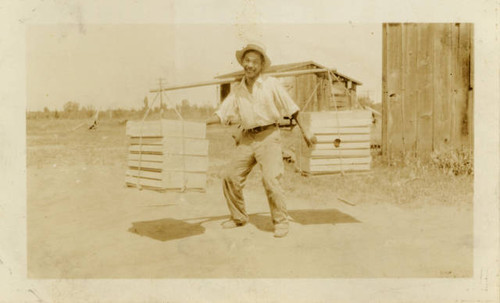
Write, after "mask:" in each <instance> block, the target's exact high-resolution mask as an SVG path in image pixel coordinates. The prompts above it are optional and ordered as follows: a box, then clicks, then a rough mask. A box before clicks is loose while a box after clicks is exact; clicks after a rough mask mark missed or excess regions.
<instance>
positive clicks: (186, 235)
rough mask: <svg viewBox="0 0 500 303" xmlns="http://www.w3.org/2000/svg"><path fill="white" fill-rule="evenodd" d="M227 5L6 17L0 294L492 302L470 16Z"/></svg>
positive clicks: (490, 122) (482, 131) (486, 119)
mask: <svg viewBox="0 0 500 303" xmlns="http://www.w3.org/2000/svg"><path fill="white" fill-rule="evenodd" d="M173 2H175V1H173ZM173 2H172V3H173ZM243 2H244V3H242V6H241V7H240V8H238V9H236V10H233V11H236V12H238V13H237V14H236V15H235V16H234V17H233V18H234V20H233V19H231V20H233V22H224V21H219V19H217V18H216V17H214V19H210V17H206V18H205V19H204V18H203V17H200V19H196V18H197V17H195V16H197V15H204V13H203V11H199V10H194V13H193V17H192V19H189V18H190V17H189V16H190V14H187V13H186V14H185V15H183V14H181V13H180V12H181V11H183V12H184V11H185V12H187V11H189V10H180V9H179V8H177V9H172V10H169V13H168V14H167V15H169V16H170V17H169V18H173V19H171V20H175V21H174V22H161V20H158V19H154V18H151V20H148V19H147V18H146V19H141V20H142V21H140V22H139V21H138V20H135V19H134V20H133V21H130V22H127V21H126V20H123V19H119V18H118V19H113V21H110V22H103V21H102V20H107V19H106V18H108V19H109V20H111V18H110V17H109V16H108V17H106V18H104V19H102V18H101V19H99V18H97V19H96V20H97V21H92V20H89V19H86V16H87V12H86V7H85V6H80V5H76V6H74V7H72V8H68V11H69V12H70V13H69V15H71V18H76V20H77V21H78V22H68V21H64V20H62V21H58V22H34V21H30V20H29V19H19V20H18V23H22V27H23V29H24V30H23V31H22V33H23V37H22V38H21V39H20V41H21V40H22V41H23V45H24V48H23V52H22V54H21V55H20V56H21V57H22V60H24V74H23V75H24V84H23V86H22V89H23V90H24V94H25V95H24V96H25V104H24V107H22V106H21V107H19V108H16V110H17V113H18V114H17V116H16V117H18V118H16V121H17V122H16V123H17V125H20V127H19V128H17V131H16V132H17V135H16V137H19V139H20V140H22V142H21V145H23V152H24V154H22V152H21V154H20V155H21V156H22V159H23V160H24V161H21V162H20V165H19V166H17V167H18V168H19V169H21V171H22V173H21V172H17V174H19V176H20V178H19V180H20V181H19V182H20V183H19V184H20V186H21V188H22V191H23V194H21V195H18V196H16V197H15V199H16V200H17V202H16V203H19V204H22V205H23V206H22V208H21V209H20V210H19V212H16V214H19V216H20V218H21V220H19V224H20V225H19V226H22V227H21V228H20V229H19V231H21V232H22V233H23V235H22V236H21V237H18V238H17V240H16V239H14V238H15V237H13V234H12V235H11V236H8V238H7V237H6V239H8V241H7V242H4V243H10V242H9V241H11V240H12V241H13V242H12V243H14V242H15V241H19V243H21V247H22V250H23V251H24V252H22V253H17V254H18V255H19V256H20V257H21V259H23V261H22V262H23V264H22V265H19V268H20V274H19V276H18V279H19V280H17V282H15V283H14V282H12V284H11V285H17V286H16V287H12V288H10V289H9V287H8V288H7V290H10V291H13V293H15V292H16V291H17V293H16V294H14V295H12V296H11V297H8V296H7V297H6V298H16V299H12V300H14V301H12V300H9V299H7V301H5V302H25V300H24V299H20V298H24V297H27V298H29V299H27V300H28V301H29V300H31V301H35V302H36V301H38V302H84V301H87V300H88V301H95V302H101V301H106V302H144V301H147V302H165V301H167V302H180V301H188V302H195V301H199V300H201V299H204V300H206V302H226V301H235V300H236V301H238V300H239V301H238V302H240V301H241V302H256V301H257V302H259V301H262V300H264V301H266V300H267V301H268V302H331V300H333V301H335V302H336V301H342V302H344V301H351V302H362V301H367V302H459V301H460V300H461V302H495V301H494V300H495V299H492V298H494V297H495V294H496V295H498V272H499V270H498V258H497V257H498V239H496V240H495V241H496V242H494V243H491V242H487V241H486V240H488V239H489V240H491V239H492V238H493V237H494V236H495V235H497V236H498V231H495V232H493V233H490V232H488V231H489V230H491V229H489V228H491V227H493V228H495V226H496V227H498V223H497V221H498V207H494V205H495V204H492V203H489V202H488V203H489V204H488V203H486V201H494V199H495V198H494V197H493V196H492V195H491V194H490V193H493V192H495V195H496V198H498V184H497V183H498V179H497V178H498V154H497V152H498V147H499V143H498V133H496V132H498V129H497V128H498V127H497V126H498V119H497V118H498V113H497V112H495V113H491V116H485V115H484V113H488V110H487V107H488V106H487V104H489V103H485V102H490V101H488V100H485V98H484V96H487V94H486V93H485V91H484V87H490V88H491V87H493V86H488V83H493V82H494V81H490V82H488V83H487V82H486V79H488V77H489V78H492V76H491V75H493V77H494V78H496V80H497V81H496V84H495V85H494V89H493V90H494V94H492V95H489V97H488V98H491V97H494V96H496V97H498V69H497V72H496V74H494V73H492V74H486V73H484V72H483V73H481V71H485V70H486V71H488V72H489V69H488V68H489V64H488V63H487V62H486V61H484V60H483V58H484V54H485V53H486V52H485V51H484V50H483V49H484V47H485V40H484V38H483V37H484V29H485V26H484V25H482V24H480V23H478V22H474V20H472V19H467V18H456V19H449V18H448V19H446V18H442V19H432V20H418V19H417V18H415V19H401V20H398V21H392V19H390V18H379V19H377V20H375V21H374V20H373V19H369V18H366V21H360V20H359V19H358V21H356V22H352V21H351V20H341V21H339V20H336V19H335V18H328V17H327V18H322V19H320V20H314V22H311V21H308V20H293V18H292V19H290V20H289V21H290V22H270V21H269V20H266V21H263V20H262V19H260V18H261V17H259V16H262V13H261V11H260V10H259V7H260V6H259V5H256V4H255V3H253V2H252V1H250V2H248V1H247V2H245V1H243ZM269 5H270V6H271V4H269ZM165 6H168V4H165ZM490 6H491V5H490ZM41 7H42V5H40V6H36V7H34V8H33V9H32V13H34V14H35V13H36V9H38V8H40V10H41ZM68 7H71V6H68ZM221 7H222V6H221ZM272 7H274V6H272ZM300 7H303V8H305V7H304V6H300ZM313 7H314V10H315V11H317V10H319V9H318V5H313ZM185 8H186V7H183V9H185ZM130 9H131V10H132V11H134V9H133V8H130ZM169 9H170V8H169ZM212 9H213V10H214V11H216V9H215V8H212ZM227 10H230V9H229V8H227ZM177 13H179V14H180V15H177ZM211 14H213V15H214V16H217V14H216V13H211ZM146 15H147V14H146ZM181 15H182V16H188V17H186V19H185V20H184V19H179V18H181V17H180V16H181ZM99 20H101V21H99ZM192 20H196V21H195V22H193V21H192ZM221 20H222V19H221ZM280 20H281V21H282V20H283V19H280ZM285 20H286V18H285ZM490 36H491V35H490ZM495 47H496V49H498V43H497V44H495ZM495 47H493V49H495ZM490 49H491V48H488V50H490ZM487 54H488V55H492V54H491V53H487ZM493 56H494V57H495V58H496V61H493V66H494V65H495V64H497V63H498V62H497V61H498V54H496V55H493ZM3 58H8V57H6V56H4V57H3ZM489 58H493V57H489ZM496 66H497V67H498V64H497V65H496ZM491 69H492V70H493V69H494V68H491ZM478 71H479V72H478ZM6 79H8V78H6ZM491 80H493V79H491ZM7 81H9V80H7ZM6 83H7V82H6ZM477 87H478V88H477ZM6 94H7V93H6ZM7 96H8V94H7ZM9 98H10V97H9ZM6 100H7V98H6ZM497 101H498V100H497ZM497 101H496V102H495V101H494V102H495V103H498V102H497ZM485 104H486V106H485ZM495 106H496V107H495ZM495 106H494V107H493V108H495V109H498V106H497V105H495ZM479 113H483V115H480V114H479ZM4 114H5V116H6V117H7V115H8V114H7V111H4ZM494 117H497V118H494ZM19 118H20V119H19ZM4 120H5V121H8V119H7V118H6V119H4ZM2 127H3V126H2ZM0 131H1V132H2V133H8V132H9V131H7V128H3V129H1V130H0ZM489 131H491V133H489ZM6 138H7V137H6ZM16 140H17V139H16ZM9 142H13V141H9V140H8V139H5V140H4V143H3V145H4V147H7V146H8V145H10V143H9ZM16 142H17V141H16ZM485 142H486V143H487V142H491V145H489V144H486V145H485ZM15 153H17V154H19V152H15ZM7 154H8V152H7V149H4V155H7ZM486 157H492V158H495V157H496V158H495V160H494V161H493V160H492V161H491V162H488V160H487V159H486ZM9 159H10V158H9V157H8V156H5V157H4V162H5V163H8V162H9V161H10V160H9ZM488 163H490V168H491V170H489V169H488ZM485 168H486V169H485ZM495 179H496V182H495ZM6 180H8V179H7V178H6ZM483 180H485V181H483ZM4 184H13V183H6V182H4ZM491 184H493V185H494V186H495V187H496V188H497V189H496V190H494V189H493V188H492V191H490V190H489V188H490V187H489V186H490V185H491ZM495 184H496V185H495ZM7 187H8V186H7ZM7 187H6V188H7ZM13 187H14V186H13V185H12V188H13ZM486 188H488V189H486ZM494 203H497V204H498V201H497V202H494ZM3 205H4V204H0V217H1V213H2V212H3V213H4V214H5V217H7V216H8V215H7V214H8V210H10V206H5V207H4V206H3ZM6 205H7V204H6ZM11 205H12V204H11ZM497 206H498V205H497ZM495 209H496V210H497V213H494V211H493V212H492V211H491V210H495ZM11 219H12V220H13V219H14V216H12V217H11ZM8 222H10V221H5V224H6V226H8V227H9V228H8V229H7V230H12V228H14V227H13V226H10V225H9V223H8ZM478 224H479V225H478ZM482 234H486V235H487V236H484V237H483V236H482ZM481 237H482V238H481ZM497 238H498V237H497ZM495 243H496V244H495ZM4 247H8V246H7V245H5V246H4ZM11 247H13V246H11ZM2 251H3V249H2ZM14 251H16V250H12V251H11V252H10V253H7V252H5V253H2V254H0V269H1V268H2V267H3V268H4V269H5V270H4V271H5V272H4V273H2V274H5V275H6V276H9V275H10V277H11V278H10V280H11V281H15V280H16V279H13V278H12V276H13V270H12V268H13V267H9V266H7V264H9V262H8V260H9V256H10V255H11V254H14ZM0 252H1V251H0ZM495 256H496V257H495ZM495 260H496V261H495ZM16 266H17V265H16ZM16 275H17V274H14V276H16ZM2 279H3V278H2ZM23 281H26V282H23ZM100 281H106V284H102V285H109V289H108V291H109V293H108V294H106V295H103V296H99V294H98V292H96V293H95V294H90V293H91V290H90V289H95V288H98V289H100V291H103V290H104V289H103V288H105V287H106V286H100V285H101V284H98V283H101V282H100ZM115 281H117V282H116V283H115ZM118 281H119V282H118ZM135 281H137V283H136V282H135ZM148 281H149V282H148ZM191 281H192V282H191ZM391 281H395V282H391ZM146 282H148V283H149V284H148V283H146ZM16 283H17V284H16ZM26 283H28V284H29V285H31V286H29V287H24V286H20V285H25V284H26ZM398 283H402V284H398ZM447 283H448V284H447ZM0 284H1V283H0ZM37 285H38V287H37ZM127 285H128V286H127ZM141 285H142V286H144V288H143V291H141ZM203 285H205V286H203ZM307 285H309V286H307ZM398 285H401V286H398ZM446 285H448V286H446ZM469 285H473V286H469ZM203 287H206V289H205V290H204V291H202V290H201V289H202V288H203ZM3 289H4V288H2V287H0V302H3V301H2V299H1V293H2V290H3ZM16 289H17V290H16ZM20 289H24V290H20ZM120 289H122V290H123V292H122V290H120ZM166 289H169V295H165V292H164V291H166ZM222 289H224V290H222ZM239 289H242V290H241V291H240V290H239ZM243 289H244V290H243ZM256 289H260V290H256ZM272 289H275V290H276V292H274V291H272ZM287 289H288V294H287V295H285V296H284V297H280V296H279V293H281V292H287ZM300 289H303V290H304V292H303V293H302V292H301V291H299V290H300ZM327 289H328V290H329V289H331V292H330V291H327ZM360 289H363V290H366V292H365V293H363V291H362V292H361V293H358V292H359V290H360ZM376 289H377V290H376ZM425 289H427V291H428V295H424V293H426V291H425ZM14 290H16V291H14ZM111 291H113V293H114V294H113V295H111ZM206 291H210V293H209V295H206V296H205V295H203V296H202V295H201V294H202V293H204V292H206ZM74 292H77V293H78V294H76V295H74V296H73V295H72V293H74ZM103 292H104V291H103ZM132 292H133V295H132ZM190 292H192V293H193V294H192V297H190V296H189V293H190ZM408 292H410V293H419V294H420V295H421V296H422V297H411V296H409V295H408ZM118 293H121V294H118ZM194 293H196V294H194ZM296 293H301V294H300V295H292V294H296ZM331 293H336V294H335V297H331V296H332V295H331ZM240 296H242V297H240ZM237 298H240V299H237ZM265 298H267V299H265ZM361 298H363V299H361ZM384 298H387V300H386V299H384Z"/></svg>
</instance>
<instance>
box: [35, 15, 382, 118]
mask: <svg viewBox="0 0 500 303" xmlns="http://www.w3.org/2000/svg"><path fill="white" fill-rule="evenodd" d="M381 30H382V26H381V24H264V25H262V24H259V25H255V24H253V25H252V24H245V25H238V24H220V25H214V24H163V25H157V24H152V25H137V24H135V25H85V26H78V25H33V26H30V27H28V30H27V89H28V104H27V106H28V110H41V109H43V108H44V107H48V108H49V109H61V108H62V106H63V104H64V103H66V102H67V101H76V102H78V103H80V104H81V105H93V106H94V107H95V108H97V109H107V108H118V107H122V108H140V107H141V106H142V105H143V100H144V97H145V96H148V98H149V100H150V101H152V99H153V95H152V94H149V93H148V92H149V90H150V89H153V88H156V87H157V86H158V78H160V77H161V78H163V79H164V80H165V81H166V83H167V84H181V83H186V82H197V81H206V80H210V79H213V77H214V76H216V75H218V74H223V73H227V72H232V71H235V70H238V69H240V68H241V67H240V66H239V64H238V63H237V61H236V59H235V57H234V52H235V50H237V49H240V48H242V47H243V46H244V44H245V43H247V42H248V41H252V40H257V41H261V42H262V43H263V44H264V45H265V46H266V47H267V50H268V55H269V57H270V58H271V60H272V63H273V64H283V63H292V62H299V61H307V60H313V61H316V62H318V63H319V64H322V65H326V66H328V67H333V68H336V69H337V70H338V71H339V72H341V73H343V74H346V75H348V76H350V77H352V78H354V79H356V80H359V81H361V82H362V83H363V85H362V86H360V87H359V88H358V93H361V94H362V93H365V92H367V91H369V93H370V97H371V98H372V99H374V100H375V101H376V102H380V100H381V76H382V49H381V45H382V37H381ZM184 98H185V99H188V100H190V101H191V102H192V103H196V104H211V105H215V102H216V88H215V87H213V86H212V87H205V88H198V89H190V90H181V91H176V92H170V93H169V99H170V100H171V102H172V103H175V102H180V101H181V100H182V99H184Z"/></svg>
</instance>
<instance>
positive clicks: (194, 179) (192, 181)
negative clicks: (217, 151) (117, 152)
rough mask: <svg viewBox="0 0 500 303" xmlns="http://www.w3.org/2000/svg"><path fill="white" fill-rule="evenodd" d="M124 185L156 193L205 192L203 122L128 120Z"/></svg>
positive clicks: (206, 141)
mask: <svg viewBox="0 0 500 303" xmlns="http://www.w3.org/2000/svg"><path fill="white" fill-rule="evenodd" d="M126 134H127V136H129V149H128V150H129V153H128V157H127V163H128V169H127V171H126V174H125V183H126V184H127V186H141V187H144V188H150V189H156V190H169V189H178V190H184V189H198V190H205V189H206V183H207V170H208V140H207V139H205V137H206V127H205V123H199V122H191V121H180V120H165V119H163V120H157V121H145V122H144V123H142V122H140V121H129V122H127V126H126Z"/></svg>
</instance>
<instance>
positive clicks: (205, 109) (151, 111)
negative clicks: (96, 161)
mask: <svg viewBox="0 0 500 303" xmlns="http://www.w3.org/2000/svg"><path fill="white" fill-rule="evenodd" d="M214 111H215V108H214V107H212V106H209V105H202V106H197V105H191V104H190V102H189V101H188V100H187V99H184V100H182V102H181V104H178V105H176V106H175V108H169V107H167V105H166V104H162V105H161V106H155V107H154V108H150V107H149V102H148V99H147V97H146V98H144V105H143V107H142V108H140V109H134V108H132V109H124V108H116V109H106V110H99V112H98V110H97V109H96V108H95V107H94V106H92V105H87V106H81V105H80V104H79V103H78V102H75V101H68V102H66V103H65V104H64V105H63V109H62V110H57V109H54V110H49V109H48V108H47V107H44V109H43V110H41V111H28V112H27V113H26V118H27V119H92V118H97V119H98V120H107V119H119V120H137V119H142V118H143V117H144V115H145V114H146V113H147V114H148V115H147V118H148V119H155V118H160V117H162V118H164V119H178V118H179V115H180V116H182V118H184V119H190V120H201V119H206V118H207V117H209V116H210V115H212V114H213V112H214Z"/></svg>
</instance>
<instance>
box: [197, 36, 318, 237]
mask: <svg viewBox="0 0 500 303" xmlns="http://www.w3.org/2000/svg"><path fill="white" fill-rule="evenodd" d="M236 59H237V60H238V62H239V63H240V64H241V65H242V66H243V69H244V71H245V76H244V77H243V79H242V80H241V82H240V83H238V84H237V85H236V86H235V87H234V90H233V91H232V92H231V94H230V95H229V96H228V97H227V98H226V99H225V100H224V102H223V103H222V104H221V106H220V108H219V109H218V110H217V111H216V112H215V115H214V116H213V117H211V118H209V119H208V120H207V121H206V123H207V125H210V124H214V123H222V124H225V125H229V124H236V123H238V124H239V127H240V128H241V134H240V136H238V137H239V138H237V145H238V147H237V150H236V153H235V156H234V159H233V160H232V161H231V162H230V164H229V165H228V166H227V168H226V170H225V172H224V174H223V191H224V196H225V198H226V201H227V205H228V208H229V211H230V212H231V220H229V221H227V222H224V223H223V224H222V225H223V228H234V227H239V226H243V225H245V224H246V223H247V222H248V214H247V212H246V209H245V201H244V199H243V192H242V190H243V187H244V184H245V180H246V178H247V176H248V174H249V173H250V171H251V170H252V168H253V167H254V166H255V164H259V166H260V168H261V171H262V181H263V184H264V188H265V191H266V195H267V199H268V202H269V207H270V210H271V217H272V220H273V224H274V236H275V237H284V236H286V235H287V234H288V213H287V209H286V205H285V194H284V190H283V187H282V184H281V179H282V177H283V173H284V167H283V160H282V153H281V143H280V141H281V137H280V131H279V127H278V122H279V120H280V119H281V118H282V117H292V118H294V119H296V120H297V119H298V113H299V108H298V107H297V105H296V104H295V103H294V102H293V100H292V99H291V98H290V96H289V95H288V93H287V92H286V90H285V89H284V88H283V87H282V86H281V84H280V83H279V81H278V80H277V79H275V78H272V77H267V76H265V75H262V72H263V70H265V69H266V68H268V67H269V66H270V65H271V61H270V59H269V57H268V56H267V55H266V51H265V49H264V47H263V46H261V45H258V44H248V45H247V46H246V47H244V48H243V49H242V50H239V51H237V52H236ZM297 123H300V122H299V121H298V120H297ZM304 139H305V140H306V142H307V144H308V145H309V146H310V145H311V144H312V143H311V141H313V140H314V139H315V138H314V136H312V135H310V134H305V135H304Z"/></svg>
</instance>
